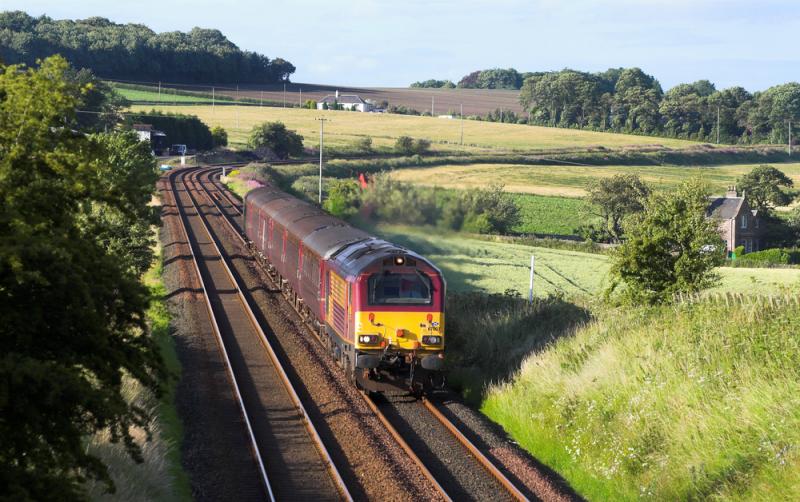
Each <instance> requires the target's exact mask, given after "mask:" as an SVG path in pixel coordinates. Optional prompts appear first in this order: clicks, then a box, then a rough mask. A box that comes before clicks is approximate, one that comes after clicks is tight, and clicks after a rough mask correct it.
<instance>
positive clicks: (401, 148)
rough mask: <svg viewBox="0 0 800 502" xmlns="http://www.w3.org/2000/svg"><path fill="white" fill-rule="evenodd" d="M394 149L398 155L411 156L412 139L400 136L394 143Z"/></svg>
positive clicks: (412, 148) (412, 150)
mask: <svg viewBox="0 0 800 502" xmlns="http://www.w3.org/2000/svg"><path fill="white" fill-rule="evenodd" d="M394 149H395V150H397V152H398V153H402V154H404V155H411V154H412V153H414V139H413V138H411V137H409V136H400V137H399V138H397V141H395V143H394Z"/></svg>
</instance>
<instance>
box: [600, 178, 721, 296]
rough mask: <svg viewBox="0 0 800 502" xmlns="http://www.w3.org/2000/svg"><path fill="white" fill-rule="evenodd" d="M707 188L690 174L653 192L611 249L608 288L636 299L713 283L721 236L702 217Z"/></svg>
mask: <svg viewBox="0 0 800 502" xmlns="http://www.w3.org/2000/svg"><path fill="white" fill-rule="evenodd" d="M707 206H708V191H707V189H706V187H705V186H704V185H702V184H701V183H700V182H698V181H696V180H690V181H688V182H685V183H684V184H683V185H681V186H680V187H678V188H677V189H676V190H675V191H673V192H668V193H654V194H652V195H651V196H650V198H649V199H648V200H647V202H646V203H645V210H644V212H642V213H637V214H636V215H634V216H632V217H631V218H630V219H629V220H628V222H627V224H626V226H625V229H626V233H627V240H626V241H625V242H624V243H623V244H622V245H621V246H620V247H619V248H618V249H617V251H616V252H615V253H614V255H613V263H612V266H611V275H612V277H613V280H614V281H613V284H612V288H611V289H612V290H613V289H614V288H615V287H616V286H618V285H620V284H624V285H625V288H624V289H623V295H624V296H625V297H627V298H628V299H629V300H631V301H633V302H635V303H659V302H664V301H669V300H670V299H671V298H672V296H673V295H674V294H676V293H679V292H687V293H692V292H696V291H700V290H702V289H704V288H707V287H709V286H711V285H713V284H714V283H715V282H716V280H717V279H718V277H717V276H716V275H715V274H714V272H713V269H714V267H715V266H717V265H719V264H720V263H721V262H722V253H721V251H720V250H721V249H723V243H722V238H721V237H720V236H719V233H718V230H717V227H716V222H715V221H714V220H712V219H711V218H707V217H706V208H707Z"/></svg>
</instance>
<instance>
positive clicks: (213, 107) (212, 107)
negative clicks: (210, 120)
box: [211, 86, 216, 114]
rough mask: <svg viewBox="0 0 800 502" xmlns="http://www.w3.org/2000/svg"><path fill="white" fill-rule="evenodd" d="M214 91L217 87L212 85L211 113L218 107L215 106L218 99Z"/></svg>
mask: <svg viewBox="0 0 800 502" xmlns="http://www.w3.org/2000/svg"><path fill="white" fill-rule="evenodd" d="M214 91H215V89H214V86H211V113H212V114H213V113H214V110H216V108H215V106H216V99H215V93H214Z"/></svg>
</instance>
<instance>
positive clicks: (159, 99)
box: [158, 80, 161, 103]
mask: <svg viewBox="0 0 800 502" xmlns="http://www.w3.org/2000/svg"><path fill="white" fill-rule="evenodd" d="M158 102H159V103H161V81H160V80H159V81H158Z"/></svg>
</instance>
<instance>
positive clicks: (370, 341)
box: [358, 335, 379, 345]
mask: <svg viewBox="0 0 800 502" xmlns="http://www.w3.org/2000/svg"><path fill="white" fill-rule="evenodd" d="M378 342H379V337H378V335H358V343H362V344H364V345H377V344H378Z"/></svg>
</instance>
